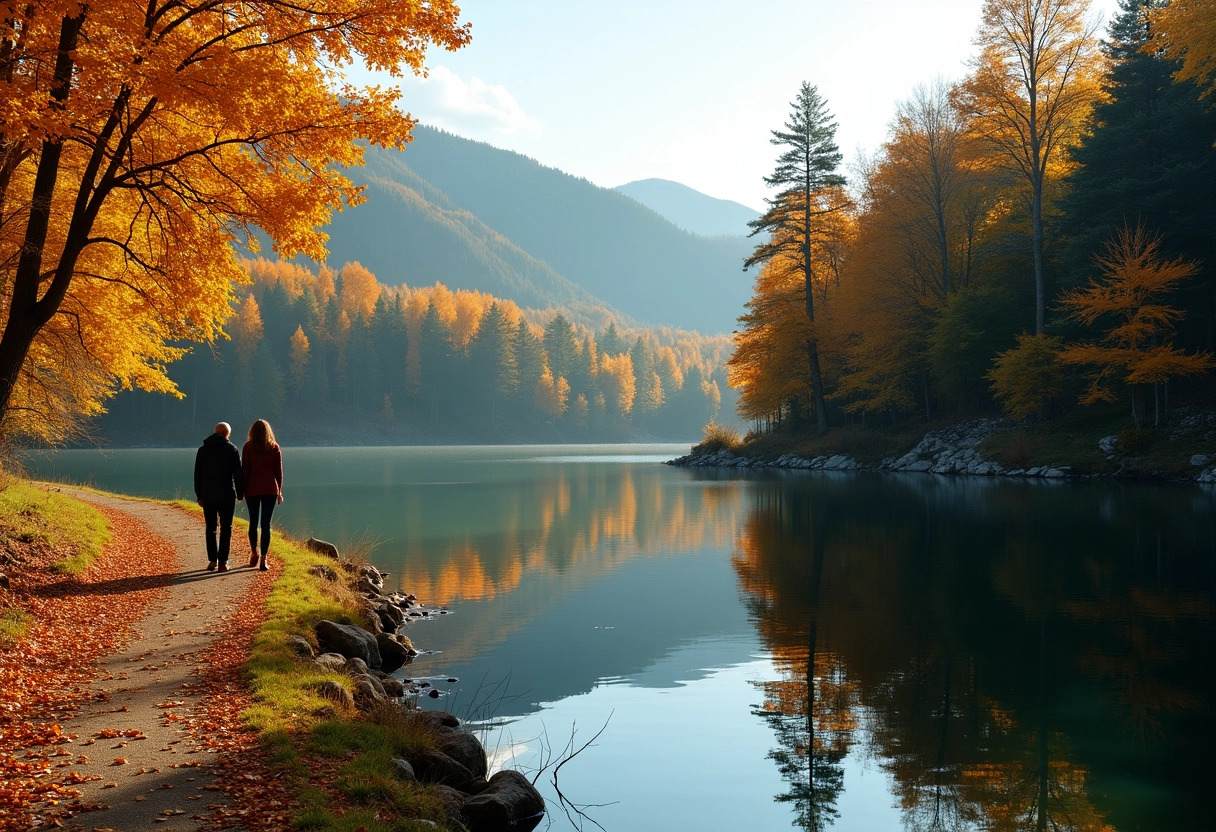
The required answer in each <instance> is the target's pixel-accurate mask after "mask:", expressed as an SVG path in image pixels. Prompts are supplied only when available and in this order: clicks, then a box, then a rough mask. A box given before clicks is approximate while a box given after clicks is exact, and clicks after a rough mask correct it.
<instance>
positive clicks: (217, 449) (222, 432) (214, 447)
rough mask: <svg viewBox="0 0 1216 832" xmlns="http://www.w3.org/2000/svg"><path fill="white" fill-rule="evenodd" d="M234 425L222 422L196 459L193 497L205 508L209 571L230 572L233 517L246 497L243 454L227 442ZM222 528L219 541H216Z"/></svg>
mask: <svg viewBox="0 0 1216 832" xmlns="http://www.w3.org/2000/svg"><path fill="white" fill-rule="evenodd" d="M231 433H232V426H231V425H229V424H228V423H227V422H220V423H219V424H218V425H216V426H215V433H213V434H211V435H210V436H208V437H207V438H206V439H205V440H203V446H202V447H201V448H199V449H198V453H197V454H195V456H194V496H195V498H196V499H197V500H198V504H199V505H200V506H202V507H203V519H204V520H205V521H206V523H207V571H208V572H211V571H214V570H216V569H217V568H218V569H219V571H220V572H227V571H228V549H229V547H230V546H231V544H232V515H233V514H235V513H236V504H237V501H238V500H241V499H244V497H245V474H244V472H243V471H242V470H241V454H240V451H238V450H237V449H236V445H233V444H232V443H231V442H230V441H228V437H229V435H231ZM217 524H218V525H219V532H220V536H219V541H218V542H217V541H216V539H215V530H216V525H217Z"/></svg>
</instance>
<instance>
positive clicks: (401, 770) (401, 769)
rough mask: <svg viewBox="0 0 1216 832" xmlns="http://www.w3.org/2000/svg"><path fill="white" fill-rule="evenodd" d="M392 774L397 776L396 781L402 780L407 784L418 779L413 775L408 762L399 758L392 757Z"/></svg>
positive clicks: (412, 769)
mask: <svg viewBox="0 0 1216 832" xmlns="http://www.w3.org/2000/svg"><path fill="white" fill-rule="evenodd" d="M392 763H393V774H395V775H397V779H398V780H404V781H406V782H407V783H408V782H413V781H414V780H417V779H418V775H416V774H414V767H413V766H412V765H410V761H409V760H404V759H402V758H401V757H393V758H392Z"/></svg>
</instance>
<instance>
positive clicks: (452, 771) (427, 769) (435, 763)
mask: <svg viewBox="0 0 1216 832" xmlns="http://www.w3.org/2000/svg"><path fill="white" fill-rule="evenodd" d="M410 763H411V764H412V765H413V766H414V771H415V773H417V775H418V779H419V780H421V781H423V782H424V783H433V784H437V785H443V786H452V787H453V788H457V789H459V788H461V787H463V786H464V785H465V784H467V783H469V782H471V781H472V780H475V779H476V777H475V776H474V774H473V772H471V771H469V769H468V767H466V766H464V765H462V764H461V763H459V762H457V761H456V760H453V759H452V758H451V757H449V756H448V755H447V754H444V753H443V752H442V751H437V750H434V749H428V750H426V751H421V752H419V753H418V754H416V755H415V756H414V758H413V759H412V760H410Z"/></svg>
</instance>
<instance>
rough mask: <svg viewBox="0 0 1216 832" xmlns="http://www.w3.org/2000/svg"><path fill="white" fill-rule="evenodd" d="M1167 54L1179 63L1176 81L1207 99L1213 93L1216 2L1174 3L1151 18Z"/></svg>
mask: <svg viewBox="0 0 1216 832" xmlns="http://www.w3.org/2000/svg"><path fill="white" fill-rule="evenodd" d="M1152 22H1153V24H1154V25H1156V27H1157V31H1158V33H1159V35H1160V37H1161V39H1162V41H1163V42H1164V43H1165V44H1166V48H1167V49H1168V50H1169V52H1170V53H1171V54H1172V55H1173V56H1175V57H1178V58H1181V59H1182V66H1180V67H1178V69H1177V71H1176V77H1177V78H1178V80H1180V81H1193V82H1195V83H1196V84H1198V85H1199V86H1200V87H1202V88H1203V89H1204V95H1205V96H1210V95H1211V94H1212V92H1213V91H1214V90H1216V0H1173V2H1170V3H1168V4H1163V7H1162V8H1159V9H1157V10H1156V11H1155V12H1154V13H1153V15H1152Z"/></svg>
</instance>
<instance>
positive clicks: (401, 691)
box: [380, 679, 405, 699]
mask: <svg viewBox="0 0 1216 832" xmlns="http://www.w3.org/2000/svg"><path fill="white" fill-rule="evenodd" d="M380 684H381V685H383V686H384V695H385V696H390V697H392V698H393V699H400V698H401V697H403V696H405V684H404V683H403V682H402V681H401V680H400V679H381V680H380Z"/></svg>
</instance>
